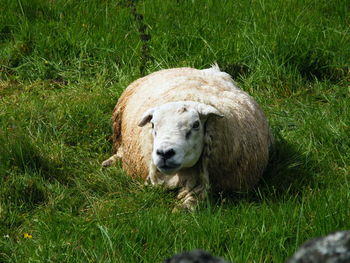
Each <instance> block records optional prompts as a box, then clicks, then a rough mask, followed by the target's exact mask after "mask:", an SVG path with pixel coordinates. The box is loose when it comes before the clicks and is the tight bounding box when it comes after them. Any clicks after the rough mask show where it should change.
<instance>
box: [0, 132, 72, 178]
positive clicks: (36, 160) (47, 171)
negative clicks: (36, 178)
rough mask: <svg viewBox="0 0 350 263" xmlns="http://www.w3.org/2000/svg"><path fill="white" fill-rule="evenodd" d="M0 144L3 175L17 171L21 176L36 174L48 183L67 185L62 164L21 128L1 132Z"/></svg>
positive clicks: (0, 168) (0, 165)
mask: <svg viewBox="0 0 350 263" xmlns="http://www.w3.org/2000/svg"><path fill="white" fill-rule="evenodd" d="M0 144H1V145H2V147H1V148H0V162H1V164H0V170H1V171H2V172H4V174H6V173H8V172H11V171H18V172H19V173H22V174H37V175H40V176H41V177H42V178H43V179H44V180H48V181H53V180H57V181H59V182H61V183H68V182H67V181H66V180H65V176H64V175H63V173H62V164H60V163H59V161H58V160H54V159H52V158H51V155H50V154H49V150H48V149H47V145H45V143H43V142H40V141H35V140H34V139H33V138H32V137H30V136H28V135H27V132H26V131H24V130H22V129H21V128H14V129H12V130H11V131H10V132H1V133H0ZM5 177H6V176H5Z"/></svg>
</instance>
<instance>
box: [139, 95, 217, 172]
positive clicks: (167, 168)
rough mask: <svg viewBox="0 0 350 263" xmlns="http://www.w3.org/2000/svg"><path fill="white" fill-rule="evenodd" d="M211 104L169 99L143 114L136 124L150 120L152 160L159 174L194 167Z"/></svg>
mask: <svg viewBox="0 0 350 263" xmlns="http://www.w3.org/2000/svg"><path fill="white" fill-rule="evenodd" d="M210 114H214V115H219V116H221V114H220V113H219V112H218V111H217V109H215V108H214V107H212V106H210V105H206V104H202V103H197V102H189V101H186V102H185V101H182V102H170V103H167V104H164V105H162V106H159V107H156V108H152V109H150V110H148V111H147V112H145V113H144V115H143V117H142V120H141V122H140V123H139V126H144V125H145V124H146V123H148V122H150V124H151V126H152V135H153V150H152V161H153V163H154V165H155V166H156V167H157V169H158V170H159V171H160V172H162V173H163V174H167V175H172V174H175V173H176V172H177V171H179V170H180V169H182V168H188V167H192V166H194V165H195V164H196V163H197V162H198V160H199V158H200V156H201V154H202V151H203V145H204V132H205V131H204V126H205V122H206V120H207V118H208V116H209V115H210Z"/></svg>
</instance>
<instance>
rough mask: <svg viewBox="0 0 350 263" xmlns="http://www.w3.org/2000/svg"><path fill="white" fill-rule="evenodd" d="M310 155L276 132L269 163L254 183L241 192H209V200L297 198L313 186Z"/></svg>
mask: <svg viewBox="0 0 350 263" xmlns="http://www.w3.org/2000/svg"><path fill="white" fill-rule="evenodd" d="M314 169H315V165H314V164H313V161H312V158H311V157H310V156H305V154H303V153H301V152H299V151H298V150H297V149H296V146H295V145H292V144H290V143H288V142H287V141H286V140H284V139H283V138H282V137H281V136H279V135H277V138H276V143H275V146H274V149H273V150H272V154H271V156H270V161H269V164H268V166H267V168H266V170H265V172H264V175H263V177H262V179H261V180H260V182H259V183H258V185H257V186H256V187H255V188H254V189H253V190H251V191H248V192H244V193H224V194H219V195H217V194H213V196H212V197H213V199H212V201H213V202H216V203H220V202H223V200H225V201H228V203H232V202H233V203H236V202H242V201H245V202H262V201H269V202H276V201H277V202H278V201H283V200H289V199H299V198H300V197H301V193H302V192H303V190H304V189H305V188H313V187H314V185H315V181H314V177H313V174H314Z"/></svg>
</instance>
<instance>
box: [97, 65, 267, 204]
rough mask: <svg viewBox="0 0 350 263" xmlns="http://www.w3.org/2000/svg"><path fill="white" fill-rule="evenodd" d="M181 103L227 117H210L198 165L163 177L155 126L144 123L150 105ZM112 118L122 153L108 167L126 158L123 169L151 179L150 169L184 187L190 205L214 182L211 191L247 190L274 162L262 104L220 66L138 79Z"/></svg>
mask: <svg viewBox="0 0 350 263" xmlns="http://www.w3.org/2000/svg"><path fill="white" fill-rule="evenodd" d="M177 101H193V102H199V103H204V104H207V105H211V106H213V107H214V108H216V109H217V110H218V111H219V112H220V113H221V114H222V115H223V117H222V118H218V117H215V116H214V117H209V118H208V119H207V120H206V123H205V131H204V133H205V134H204V140H203V144H204V145H203V152H202V155H201V157H200V159H199V161H198V163H197V164H196V165H195V166H196V167H199V168H198V169H192V170H191V169H187V171H184V172H183V173H181V171H180V172H179V173H178V174H177V175H174V176H165V177H164V176H163V177H162V174H160V172H159V171H156V170H155V171H150V168H151V169H152V166H150V162H152V161H151V159H152V158H151V154H152V148H153V137H152V132H151V124H149V123H148V124H146V126H144V127H139V126H138V124H139V122H140V120H141V119H142V116H143V114H144V113H145V112H146V111H147V110H149V109H150V108H153V107H157V106H160V105H163V104H166V103H169V102H177ZM112 120H113V131H114V133H113V148H114V151H115V153H116V154H115V155H114V156H112V157H111V158H109V159H108V160H106V161H105V162H104V163H103V165H104V166H109V165H111V164H112V163H113V162H115V161H116V159H121V161H122V164H123V169H124V170H125V171H126V172H127V173H128V174H129V175H131V176H141V177H142V178H144V179H146V178H147V176H149V174H150V173H157V174H158V176H159V178H162V179H161V182H162V183H163V184H164V185H165V186H168V187H172V188H173V187H178V188H180V191H179V196H178V198H179V199H181V200H182V203H183V206H184V207H187V208H190V209H192V208H193V207H194V206H195V205H196V203H197V199H202V198H204V196H205V194H206V191H207V189H208V188H209V186H210V189H211V191H216V192H218V191H245V190H248V189H250V188H252V187H253V186H254V185H256V183H257V182H258V181H259V179H260V178H261V176H262V173H263V171H264V169H265V167H266V165H267V163H268V159H269V148H270V146H271V144H272V142H273V137H272V135H271V132H270V128H269V126H268V123H267V120H266V118H265V116H264V113H263V111H262V110H261V108H260V106H259V105H258V104H257V103H256V102H255V101H254V99H253V98H252V97H250V96H249V95H248V94H247V93H246V92H244V91H242V90H240V89H239V88H238V87H237V86H236V85H235V83H234V82H233V80H232V78H231V77H230V75H229V74H227V73H225V72H221V71H220V69H219V68H218V66H217V65H214V66H213V67H212V68H209V69H204V70H197V69H193V68H174V69H166V70H161V71H158V72H155V73H153V74H150V75H148V76H146V77H143V78H140V79H138V80H136V81H134V82H133V83H131V84H130V85H129V86H128V87H127V89H126V90H125V91H124V92H123V94H122V95H121V97H120V98H119V101H118V103H117V105H116V107H115V109H114V112H113V117H112ZM174 121H176V120H174ZM153 169H154V167H153ZM189 170H190V172H188V171H189ZM203 174H204V175H203ZM176 176H178V177H179V178H176ZM205 177H207V179H205ZM164 178H165V179H164ZM172 180H176V182H175V183H173V182H172ZM205 180H208V182H205ZM164 181H165V183H164Z"/></svg>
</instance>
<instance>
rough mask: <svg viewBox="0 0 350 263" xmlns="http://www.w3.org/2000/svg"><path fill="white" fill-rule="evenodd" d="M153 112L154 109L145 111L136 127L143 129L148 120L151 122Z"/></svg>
mask: <svg viewBox="0 0 350 263" xmlns="http://www.w3.org/2000/svg"><path fill="white" fill-rule="evenodd" d="M154 111H155V108H152V109H149V110H147V111H146V112H145V113H144V114H143V115H142V118H141V121H140V122H139V124H138V126H140V127H143V126H145V125H146V123H148V122H149V121H150V120H152V117H153V113H154Z"/></svg>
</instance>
